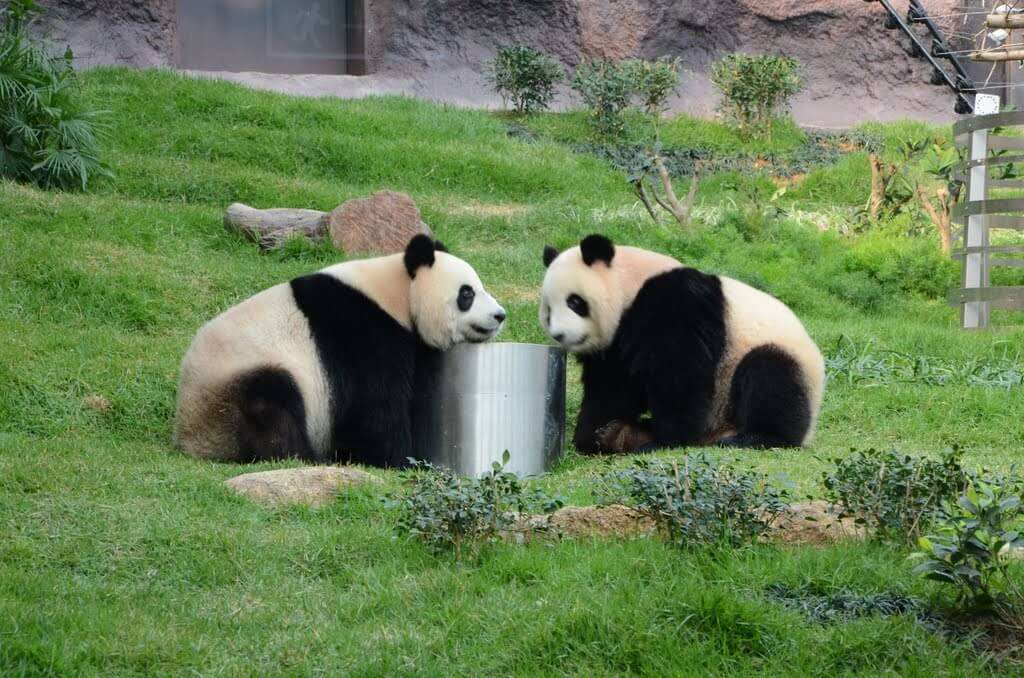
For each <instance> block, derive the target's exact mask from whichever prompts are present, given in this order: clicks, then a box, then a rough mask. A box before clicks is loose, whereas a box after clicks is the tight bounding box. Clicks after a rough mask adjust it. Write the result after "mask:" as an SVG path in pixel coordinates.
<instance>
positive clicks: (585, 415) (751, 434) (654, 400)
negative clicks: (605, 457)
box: [540, 235, 825, 453]
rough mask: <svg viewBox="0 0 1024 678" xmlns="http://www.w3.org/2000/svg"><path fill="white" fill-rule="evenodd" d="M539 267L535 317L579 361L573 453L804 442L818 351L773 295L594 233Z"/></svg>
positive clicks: (820, 367) (816, 397)
mask: <svg viewBox="0 0 1024 678" xmlns="http://www.w3.org/2000/svg"><path fill="white" fill-rule="evenodd" d="M544 264H545V266H546V267H547V273H546V274H545V276H544V286H543V291H542V298H541V304H540V321H541V324H542V325H543V326H544V329H545V330H546V331H547V332H548V334H550V335H551V337H552V338H553V339H554V340H555V341H557V342H558V343H560V344H561V345H562V346H563V347H564V348H565V349H566V350H568V351H570V352H573V353H576V354H578V355H579V360H580V363H581V365H582V368H583V377H582V379H583V404H582V407H581V409H580V413H579V418H578V421H577V424H576V435H575V444H576V449H577V450H578V451H580V452H582V453H593V452H631V451H646V450H651V449H657V448H665V447H682V446H689V445H710V444H720V445H729V446H737V447H756V448H765V447H798V446H801V445H804V444H806V443H808V442H809V441H810V439H811V437H812V435H813V433H814V428H815V423H816V421H817V417H818V411H819V409H820V407H821V398H822V392H823V388H824V381H825V367H824V360H823V359H822V356H821V352H820V351H819V350H818V347H817V346H816V345H815V343H814V341H813V340H812V339H811V338H810V337H809V336H808V334H807V332H806V331H805V330H804V327H803V325H802V324H801V323H800V321H799V320H798V319H797V317H796V316H795V315H794V314H793V312H792V311H791V310H790V309H789V308H788V307H787V306H786V305H785V304H783V303H782V302H781V301H779V300H778V299H776V298H774V297H772V296H770V295H768V294H765V293H764V292H761V291H759V290H756V289H754V288H752V287H749V286H747V285H744V284H743V283H741V282H738V281H736V280H732V279H731V278H726V277H724V276H716V275H707V274H705V273H701V272H700V271H697V270H694V269H692V268H686V267H684V266H683V265H682V264H680V263H679V262H678V261H676V260H675V259H672V258H670V257H667V256H665V255H662V254H658V253H656V252H649V251H646V250H642V249H638V248H635V247H615V246H614V245H613V244H612V242H611V241H610V240H609V239H608V238H605V237H603V236H600V235H591V236H588V237H587V238H584V239H583V241H582V242H581V243H580V245H579V247H573V248H571V249H569V250H566V251H565V252H562V253H561V254H559V253H558V251H557V250H555V249H554V248H553V247H550V246H549V247H546V248H545V249H544ZM648 412H649V413H650V418H649V419H646V418H644V415H645V414H646V413H648Z"/></svg>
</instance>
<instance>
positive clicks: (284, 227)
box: [224, 202, 327, 250]
mask: <svg viewBox="0 0 1024 678" xmlns="http://www.w3.org/2000/svg"><path fill="white" fill-rule="evenodd" d="M224 228H226V229H227V230H228V231H232V232H235V233H241V234H242V235H244V236H246V237H247V238H249V239H251V240H254V241H256V242H257V243H259V245H260V247H262V248H263V249H265V250H269V249H274V248H277V247H280V246H282V245H284V244H285V242H287V240H288V239H289V238H293V237H296V236H301V237H305V238H308V239H309V240H310V241H312V242H315V243H316V242H320V241H321V240H323V237H324V235H325V234H326V232H327V213H326V212H320V211H318V210H307V209H292V208H287V207H276V208H272V209H266V210H261V209H256V208H255V207H249V206H248V205H246V204H244V203H240V202H235V203H231V204H230V205H228V208H227V210H226V211H225V212H224Z"/></svg>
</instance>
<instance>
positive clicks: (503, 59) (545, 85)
mask: <svg viewBox="0 0 1024 678" xmlns="http://www.w3.org/2000/svg"><path fill="white" fill-rule="evenodd" d="M487 79H488V81H489V82H490V83H491V86H492V87H494V91H495V92H497V93H498V94H499V95H500V96H501V98H502V100H503V101H505V102H506V103H507V102H509V101H511V102H512V106H513V107H514V108H515V110H516V113H519V114H526V113H533V112H535V111H542V110H544V109H546V108H547V107H548V105H550V104H551V100H552V99H554V98H555V85H557V84H558V83H559V82H561V81H562V80H563V79H565V71H564V70H563V69H562V65H561V64H560V63H558V61H557V60H556V59H554V58H553V57H551V56H548V55H547V54H544V53H543V52H540V51H538V50H536V49H534V48H532V47H527V46H526V45H511V46H508V47H500V48H499V49H498V53H497V54H496V55H495V57H494V59H493V60H492V61H491V62H490V63H489V64H488V69H487Z"/></svg>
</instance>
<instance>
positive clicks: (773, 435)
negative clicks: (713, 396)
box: [719, 344, 811, 448]
mask: <svg viewBox="0 0 1024 678" xmlns="http://www.w3.org/2000/svg"><path fill="white" fill-rule="evenodd" d="M730 410H731V414H732V421H733V424H734V425H735V427H736V431H737V433H736V435H734V436H730V437H728V438H724V439H723V440H721V441H719V444H720V445H727V446H736V447H759V448H764V447H799V446H800V445H802V444H803V440H804V438H805V437H806V436H807V432H808V429H809V428H810V425H811V407H810V403H809V401H808V398H807V389H806V387H805V385H804V380H803V375H802V373H801V371H800V365H799V364H797V362H796V360H794V359H793V358H792V356H790V355H789V354H788V353H786V352H785V351H784V350H782V349H781V348H779V347H778V346H775V345H773V344H767V345H765V346H759V347H758V348H755V349H754V350H752V351H750V352H749V353H747V355H746V356H744V357H743V360H741V361H740V364H739V365H737V367H736V373H735V374H734V375H733V379H732V386H731V389H730Z"/></svg>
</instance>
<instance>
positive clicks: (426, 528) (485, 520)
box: [390, 451, 562, 560]
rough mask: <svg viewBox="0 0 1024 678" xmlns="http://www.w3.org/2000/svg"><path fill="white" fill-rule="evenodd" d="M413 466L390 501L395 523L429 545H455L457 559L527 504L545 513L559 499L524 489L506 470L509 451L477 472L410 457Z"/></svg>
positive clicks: (504, 527) (511, 522) (493, 536)
mask: <svg viewBox="0 0 1024 678" xmlns="http://www.w3.org/2000/svg"><path fill="white" fill-rule="evenodd" d="M410 461H411V463H412V471H411V474H410V475H409V477H408V481H407V490H406V492H405V493H404V494H403V495H402V496H401V497H399V498H398V499H397V500H394V499H393V500H391V501H390V504H391V505H392V506H395V507H397V508H398V512H399V517H398V529H399V530H400V531H401V532H404V533H406V534H409V535H412V536H414V537H416V538H417V539H420V540H421V541H423V542H424V543H426V544H427V545H428V546H429V547H430V548H431V549H433V550H435V551H438V552H443V551H454V553H455V558H456V560H461V559H462V557H463V555H464V553H465V551H466V549H467V548H468V549H470V550H471V552H472V553H474V554H475V553H476V549H477V548H478V547H479V545H481V544H483V543H486V542H491V541H495V540H497V539H498V538H499V537H500V536H501V533H502V532H503V531H508V530H511V529H513V528H514V527H515V526H516V524H517V520H518V519H519V517H520V516H521V515H522V514H524V513H526V512H528V511H531V510H541V511H543V512H545V513H548V512H551V511H554V510H555V509H557V508H559V507H560V506H561V505H562V501H561V499H559V498H557V497H556V498H552V497H549V496H547V495H546V494H544V493H543V492H542V491H540V490H538V489H535V490H533V491H532V492H527V489H526V487H525V485H524V484H523V483H522V481H521V480H519V478H518V477H517V476H516V475H515V474H514V473H510V472H508V471H506V470H505V467H506V466H507V465H508V461H509V453H508V451H506V452H505V454H504V455H503V456H502V461H501V462H500V463H499V462H494V464H493V466H492V468H491V470H490V472H488V473H486V474H485V475H483V476H481V477H480V478H468V477H465V476H460V475H458V474H456V473H453V472H452V471H450V470H448V469H444V468H439V467H437V466H434V465H432V464H430V463H429V462H423V461H417V460H410Z"/></svg>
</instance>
